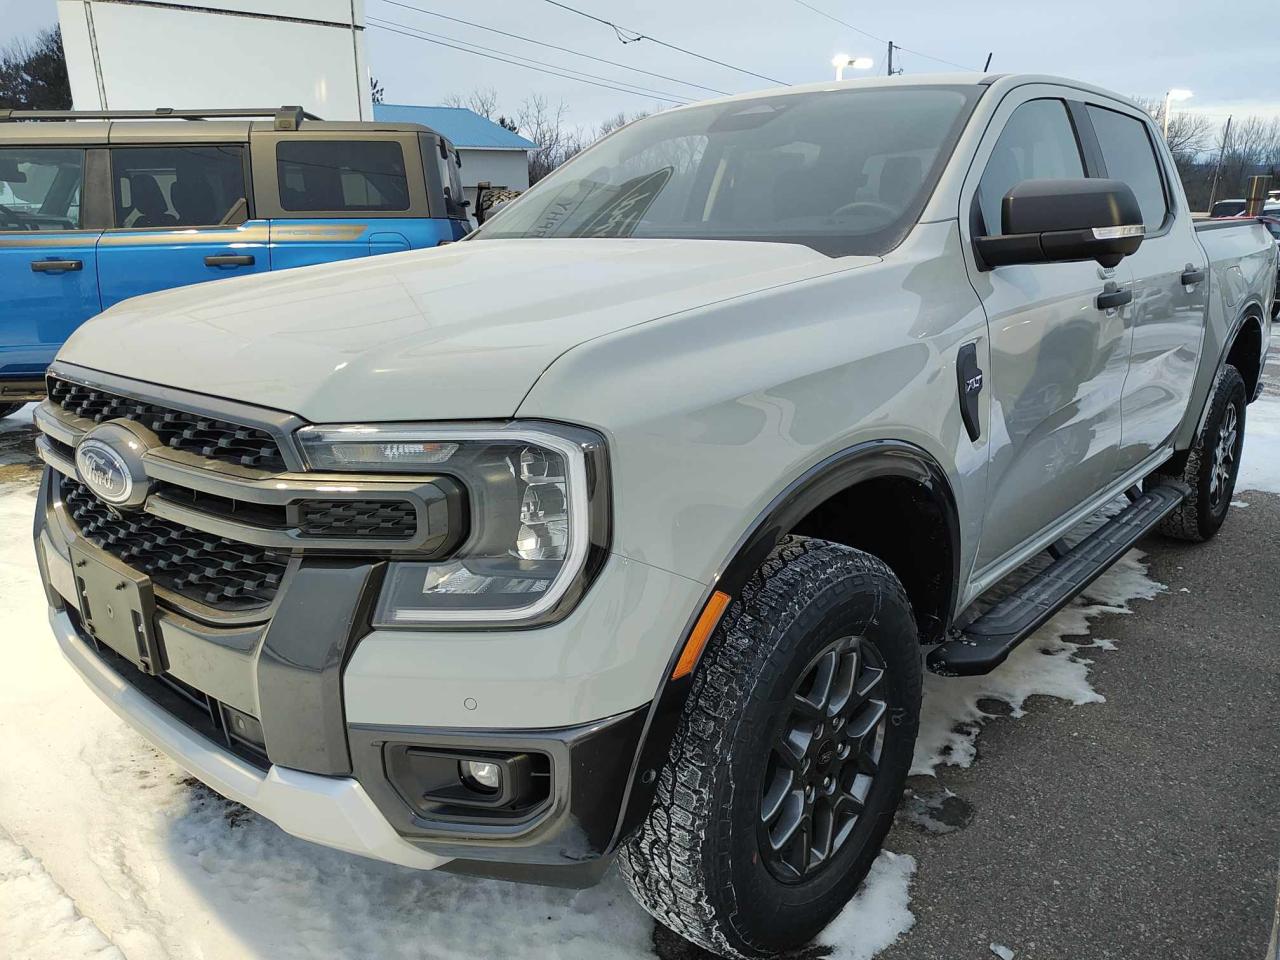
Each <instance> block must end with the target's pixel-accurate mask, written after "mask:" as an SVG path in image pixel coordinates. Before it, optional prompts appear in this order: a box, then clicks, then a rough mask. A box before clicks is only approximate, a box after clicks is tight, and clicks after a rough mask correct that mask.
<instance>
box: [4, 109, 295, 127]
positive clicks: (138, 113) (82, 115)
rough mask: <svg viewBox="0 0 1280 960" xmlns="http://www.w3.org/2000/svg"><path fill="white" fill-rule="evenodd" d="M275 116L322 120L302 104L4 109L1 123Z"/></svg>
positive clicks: (279, 121)
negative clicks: (205, 108) (183, 107)
mask: <svg viewBox="0 0 1280 960" xmlns="http://www.w3.org/2000/svg"><path fill="white" fill-rule="evenodd" d="M247 117H271V118H272V119H274V120H275V122H276V129H277V130H297V129H298V127H300V126H301V125H302V121H303V120H319V119H320V117H317V116H316V115H315V114H314V113H307V112H306V111H305V110H303V109H302V108H301V107H261V108H252V109H250V108H244V109H237V108H221V109H217V110H175V109H173V107H156V108H155V109H154V110H0V123H5V122H12V121H15V120H157V119H159V120H225V119H236V120H238V119H241V118H247Z"/></svg>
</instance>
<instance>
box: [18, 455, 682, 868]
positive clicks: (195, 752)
mask: <svg viewBox="0 0 1280 960" xmlns="http://www.w3.org/2000/svg"><path fill="white" fill-rule="evenodd" d="M58 490H59V486H58V481H57V474H56V472H54V471H52V470H50V471H49V472H48V473H47V474H46V477H45V482H44V483H43V484H42V488H41V496H40V502H39V504H38V507H37V516H36V530H35V540H36V553H37V557H38V559H39V562H40V565H41V571H42V575H43V578H44V582H45V585H46V590H47V595H48V599H49V603H50V608H51V609H50V621H51V624H52V626H53V630H54V633H55V635H56V637H57V641H58V643H59V646H60V648H61V649H62V652H63V654H64V655H65V656H66V657H67V659H68V660H69V661H70V662H71V664H72V665H73V666H74V667H75V668H76V670H77V672H79V673H80V674H81V675H82V676H83V677H84V678H85V680H86V682H87V683H88V684H89V685H90V686H91V687H92V688H93V689H94V691H95V692H96V693H97V694H98V695H99V696H100V697H101V698H102V699H103V700H104V701H105V702H106V703H107V704H108V705H109V706H111V708H112V709H113V710H114V711H115V712H116V713H118V714H119V715H120V716H121V717H123V718H124V719H125V720H126V721H127V722H128V723H130V724H131V725H132V726H134V727H135V728H136V729H138V730H139V731H140V732H141V733H142V734H143V735H144V736H145V737H147V738H148V739H149V740H151V741H152V742H153V743H155V744H156V746H157V747H159V748H160V749H161V750H163V751H164V752H165V753H166V754H168V755H169V756H170V757H172V758H173V759H174V760H175V761H176V762H177V763H178V764H179V765H181V766H182V767H184V768H185V769H186V770H188V771H189V772H190V773H191V774H192V775H194V776H195V777H196V778H197V779H199V780H201V781H203V782H204V783H206V784H208V785H209V786H210V787H212V788H213V789H214V790H216V791H217V792H219V793H220V794H222V795H224V796H226V797H228V798H230V799H232V800H235V801H237V802H239V803H243V804H244V805H245V806H247V807H249V808H251V809H253V810H255V811H257V812H258V813H260V814H262V815H263V816H264V817H266V818H268V819H270V820H272V821H273V822H275V823H277V824H278V825H279V826H280V827H281V828H282V829H284V830H286V831H287V832H289V833H291V834H294V835H295V836H299V837H302V838H304V839H308V840H312V841H314V842H317V843H321V844H324V845H327V846H332V847H335V848H338V849H341V850H344V851H348V852H351V853H356V854H360V855H364V856H368V857H373V858H376V859H380V860H385V861H389V862H392V863H397V864H401V865H404V866H409V867H415V868H420V869H431V868H436V867H444V868H445V869H447V870H455V871H458V872H464V873H470V874H480V875H488V876H501V877H507V878H511V879H519V880H526V881H533V882H543V883H555V884H562V885H570V886H581V885H584V884H586V883H590V882H593V881H594V880H595V879H597V878H598V876H599V874H600V873H601V872H602V871H603V868H604V867H605V866H606V865H607V862H608V859H609V857H610V856H611V854H612V852H613V851H614V850H615V849H616V847H617V845H618V843H619V842H620V840H621V839H622V837H623V836H624V835H625V832H626V830H627V828H628V826H629V825H631V824H632V823H633V821H634V816H635V813H634V809H633V808H634V807H636V806H637V804H639V805H641V806H643V805H644V800H643V797H644V795H645V789H646V788H645V787H643V786H642V787H637V788H635V789H633V786H634V785H635V781H636V777H637V775H638V773H639V772H642V771H641V768H640V766H639V765H640V763H641V762H642V760H641V758H642V757H643V756H644V754H643V753H642V751H641V744H642V742H644V741H645V737H646V731H647V730H648V728H649V726H650V716H649V712H650V711H649V704H648V702H647V701H648V700H649V698H652V696H653V690H654V689H655V688H656V686H657V682H658V678H659V677H660V676H661V674H662V671H663V669H664V668H665V660H666V658H667V657H668V656H669V651H670V649H671V647H672V646H673V645H674V639H673V638H675V637H678V636H679V635H680V633H681V630H682V629H683V627H684V623H683V619H684V617H687V614H681V612H680V610H681V607H682V606H683V603H682V601H684V600H685V596H684V594H685V593H686V592H687V593H688V594H689V598H688V599H689V600H690V601H692V600H693V598H694V597H696V592H697V591H698V590H700V589H701V588H700V586H699V585H696V584H693V583H692V582H691V581H689V582H684V581H683V580H682V578H674V575H668V574H665V573H664V572H662V571H657V570H655V569H654V568H652V567H648V566H647V565H645V564H637V563H635V562H633V561H627V560H625V559H624V558H613V560H612V561H611V562H610V563H609V564H606V568H605V570H604V571H602V573H601V576H600V578H599V579H598V580H597V582H596V584H595V586H594V588H593V591H592V596H591V597H590V598H589V599H588V601H587V602H585V603H584V604H582V605H581V606H580V607H579V609H578V610H577V611H575V613H574V614H573V615H572V616H570V617H569V618H568V619H566V620H565V621H563V622H561V623H559V624H555V625H552V626H548V627H544V628H540V629H537V630H526V631H512V632H504V631H494V632H486V633H483V634H473V633H463V632H452V633H442V634H430V633H427V634H419V633H417V632H414V633H411V634H406V633H403V632H395V631H371V630H369V628H368V626H367V623H365V622H363V621H362V620H361V619H360V617H359V610H360V609H367V607H368V594H369V592H370V591H372V590H376V589H377V586H378V584H379V583H380V577H379V576H378V575H377V573H376V570H372V571H371V566H370V565H367V564H366V565H363V566H361V565H355V566H352V565H351V564H349V563H348V564H345V565H344V564H343V563H338V562H335V561H325V562H312V561H309V560H304V561H302V562H301V563H298V564H297V566H296V567H294V568H293V569H292V570H291V572H290V575H289V578H288V580H287V582H286V584H285V586H284V587H283V588H282V591H281V595H280V598H279V601H278V603H277V604H276V605H275V606H274V607H273V608H272V610H271V617H270V619H269V620H268V621H266V622H262V623H258V624H254V623H248V622H243V621H240V622H236V623H229V624H209V623H203V622H200V621H199V620H197V619H194V618H193V617H192V616H189V615H187V614H186V613H184V612H183V611H182V610H180V609H175V608H174V607H172V606H169V605H165V604H162V605H161V607H160V609H159V610H158V612H157V616H156V627H157V631H158V633H159V634H160V636H161V638H162V643H163V646H164V650H165V654H166V671H165V674H164V677H165V681H166V682H162V681H161V680H160V679H158V678H156V677H150V676H147V675H146V674H144V673H142V672H141V671H140V670H138V669H137V668H136V667H134V666H133V664H131V663H130V662H128V661H126V660H124V659H123V658H121V657H118V656H116V655H115V654H113V653H112V652H111V651H110V650H108V649H106V648H105V647H103V646H101V645H100V644H98V643H97V642H96V641H95V640H94V639H93V638H92V637H90V636H89V635H88V634H87V633H86V632H85V629H84V627H83V625H82V624H81V623H80V618H79V615H78V611H77V601H76V586H75V576H74V573H73V568H72V561H71V555H70V550H69V545H70V544H71V543H73V542H78V543H79V545H80V547H81V548H83V547H84V541H83V540H82V539H81V538H80V537H79V535H78V532H77V528H76V526H75V524H74V522H72V521H71V519H70V518H69V517H68V516H67V514H66V511H65V509H64V507H63V505H62V503H61V501H60V498H59V493H58ZM376 566H377V565H376V564H374V565H372V567H373V568H376ZM362 598H363V599H362ZM593 601H603V602H593ZM667 619H670V621H671V622H670V623H668V622H667ZM317 652H319V654H322V655H320V656H318V655H317ZM650 660H652V661H653V662H652V663H650V662H649V661H650ZM335 665H336V666H335ZM313 667H315V668H316V669H313ZM175 690H177V691H178V694H181V693H182V691H183V690H185V691H186V692H187V695H188V699H190V695H191V694H192V693H194V694H195V695H196V696H197V697H199V696H203V697H207V698H208V701H209V705H210V706H209V710H210V712H212V713H213V714H214V715H215V716H217V715H218V711H219V710H220V709H221V708H222V707H226V708H231V709H234V710H238V711H242V712H244V713H247V714H249V715H250V716H252V717H255V718H257V719H259V720H260V721H261V722H262V727H263V730H264V732H265V750H263V751H259V752H258V753H257V754H254V753H253V752H252V751H246V750H245V749H242V747H243V745H242V744H236V743H233V742H231V741H230V738H226V739H227V742H223V737H222V736H221V735H220V734H219V733H218V732H217V730H216V729H210V726H211V725H210V723H209V721H208V715H207V714H206V716H205V721H204V723H203V724H199V723H196V722H195V721H194V720H193V719H192V713H193V710H192V707H191V705H190V703H186V704H184V703H183V702H182V697H181V696H179V695H176V694H175V692H174V691H175ZM184 709H185V713H184ZM196 712H198V711H196ZM592 716H595V717H599V716H605V717H606V719H603V720H594V721H588V720H586V719H584V718H585V717H592ZM473 718H474V719H473ZM469 719H470V720H471V723H468V722H467V720H469ZM477 720H478V721H479V722H478V723H477V722H476V721H477ZM212 726H213V727H214V728H216V722H215V723H214V724H213V725H212ZM388 744H413V745H417V746H422V747H428V748H447V749H462V748H468V749H473V750H477V751H484V750H496V751H507V752H514V751H531V752H537V753H539V754H541V755H543V756H545V757H547V758H549V761H550V764H551V784H552V786H551V789H550V791H549V795H548V797H547V800H546V802H545V803H544V804H542V805H541V806H540V807H539V808H538V809H537V811H536V812H535V813H534V814H533V815H529V816H524V817H521V818H519V819H518V820H514V821H512V822H509V823H493V822H489V823H478V822H476V821H475V820H470V821H466V820H462V821H460V820H459V819H458V818H452V819H451V818H447V817H446V818H441V819H433V818H432V816H431V814H430V812H428V814H427V815H425V816H424V815H423V813H422V810H421V809H415V808H413V807H411V805H410V804H409V803H408V802H407V801H406V799H405V796H404V793H403V791H398V790H397V789H396V788H395V786H394V785H393V784H391V782H390V776H389V774H388V772H387V762H386V759H385V748H386V746H387V745H388ZM663 753H664V754H665V751H663ZM646 782H647V783H650V784H651V783H652V779H651V777H646Z"/></svg>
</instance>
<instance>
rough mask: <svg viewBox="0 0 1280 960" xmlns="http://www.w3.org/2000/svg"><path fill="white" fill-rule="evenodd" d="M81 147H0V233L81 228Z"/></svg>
mask: <svg viewBox="0 0 1280 960" xmlns="http://www.w3.org/2000/svg"><path fill="white" fill-rule="evenodd" d="M83 179H84V151H83V150H52V149H39V148H37V149H32V148H27V147H23V148H19V149H16V150H12V149H6V150H0V232H9V231H17V230H78V229H80V183H81V181H82V180H83Z"/></svg>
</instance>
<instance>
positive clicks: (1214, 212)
mask: <svg viewBox="0 0 1280 960" xmlns="http://www.w3.org/2000/svg"><path fill="white" fill-rule="evenodd" d="M1248 205H1249V201H1247V200H1219V201H1218V202H1217V203H1215V204H1214V205H1213V206H1212V207H1210V208H1209V216H1210V217H1211V218H1213V219H1214V220H1220V219H1222V218H1223V217H1238V216H1240V214H1242V213H1244V211H1245V207H1247V206H1248Z"/></svg>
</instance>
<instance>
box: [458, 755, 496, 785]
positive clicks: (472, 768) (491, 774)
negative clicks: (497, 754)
mask: <svg viewBox="0 0 1280 960" xmlns="http://www.w3.org/2000/svg"><path fill="white" fill-rule="evenodd" d="M458 766H459V767H461V768H462V782H463V783H465V784H466V785H467V786H469V787H471V788H472V789H478V790H485V791H488V792H491V793H496V792H497V790H498V788H499V787H501V786H502V768H501V767H499V766H498V765H497V764H496V763H486V762H484V761H483V760H463V761H462V762H461V763H459V764H458Z"/></svg>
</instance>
